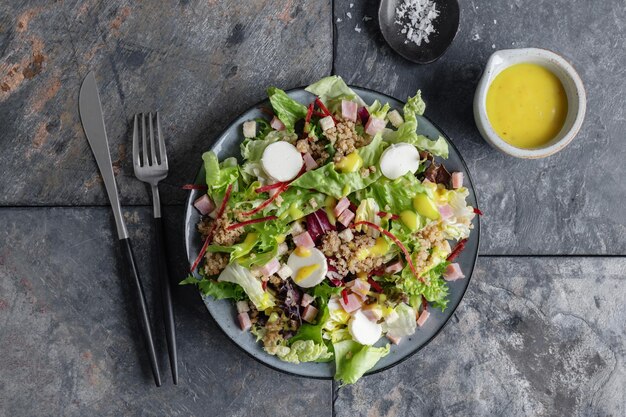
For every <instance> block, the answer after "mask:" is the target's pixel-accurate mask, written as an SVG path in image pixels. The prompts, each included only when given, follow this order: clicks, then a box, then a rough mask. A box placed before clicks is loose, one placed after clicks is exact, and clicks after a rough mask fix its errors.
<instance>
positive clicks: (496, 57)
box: [474, 48, 587, 159]
mask: <svg viewBox="0 0 626 417" xmlns="http://www.w3.org/2000/svg"><path fill="white" fill-rule="evenodd" d="M521 63H530V64H538V65H541V66H543V67H545V68H547V69H548V70H550V71H552V73H554V75H556V76H557V77H558V78H559V80H561V83H562V84H563V88H564V89H565V93H566V95H567V103H568V110H567V117H566V118H565V123H563V127H562V128H561V131H560V132H559V133H558V134H557V135H556V136H555V137H554V139H552V140H551V141H550V142H548V143H546V144H545V145H544V146H542V147H540V148H533V149H522V148H516V147H515V146H512V145H510V144H509V143H507V142H505V141H504V140H502V138H500V136H498V134H497V133H496V132H495V130H494V129H493V127H492V126H491V123H489V118H488V117H487V90H489V86H490V85H491V82H492V81H493V80H494V78H495V77H496V76H497V75H498V74H499V73H500V72H501V71H502V70H504V69H506V68H508V67H510V66H512V65H515V64H521ZM586 108H587V98H586V95H585V87H584V86H583V82H582V80H581V79H580V76H579V75H578V73H577V72H576V70H575V69H574V67H572V66H571V65H570V63H569V62H567V61H566V60H565V59H564V58H563V57H561V56H560V55H558V54H555V53H554V52H551V51H548V50H546V49H537V48H525V49H504V50H501V51H497V52H494V53H493V55H491V57H490V58H489V60H488V61H487V65H486V67H485V71H484V73H483V76H482V78H481V79H480V82H479V83H478V88H477V89H476V94H475V95H474V120H475V122H476V126H477V127H478V130H479V131H480V134H481V135H482V136H483V138H484V139H485V140H486V141H487V142H488V143H489V144H490V145H491V146H493V147H494V148H496V149H498V150H499V151H502V152H504V153H506V154H507V155H511V156H515V157H517V158H527V159H535V158H544V157H546V156H550V155H552V154H554V153H556V152H558V151H560V150H561V149H563V148H564V147H565V146H567V145H568V144H569V143H570V142H571V141H572V139H574V137H575V136H576V134H577V133H578V131H579V130H580V126H581V125H582V123H583V119H584V118H585V110H586Z"/></svg>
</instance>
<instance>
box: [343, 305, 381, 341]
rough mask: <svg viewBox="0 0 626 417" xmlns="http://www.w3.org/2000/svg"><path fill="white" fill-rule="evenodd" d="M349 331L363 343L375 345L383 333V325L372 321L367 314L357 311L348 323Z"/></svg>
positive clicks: (355, 338) (356, 339)
mask: <svg viewBox="0 0 626 417" xmlns="http://www.w3.org/2000/svg"><path fill="white" fill-rule="evenodd" d="M348 331H349V332H350V335H351V336H352V338H353V339H354V340H355V341H357V342H359V343H360V344H362V345H373V344H374V343H376V342H377V341H378V339H380V338H381V337H382V335H383V326H381V325H380V324H378V323H374V322H373V321H370V320H369V319H368V318H367V317H366V316H365V314H363V313H361V311H360V310H359V311H357V312H356V313H354V314H353V315H352V318H351V319H350V323H348Z"/></svg>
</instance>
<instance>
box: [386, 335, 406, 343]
mask: <svg viewBox="0 0 626 417" xmlns="http://www.w3.org/2000/svg"><path fill="white" fill-rule="evenodd" d="M386 336H387V339H389V341H390V342H391V343H393V344H394V345H399V344H400V341H401V340H402V338H401V337H393V336H392V335H390V334H387V335H386Z"/></svg>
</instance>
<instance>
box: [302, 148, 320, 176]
mask: <svg viewBox="0 0 626 417" xmlns="http://www.w3.org/2000/svg"><path fill="white" fill-rule="evenodd" d="M302 159H304V166H305V167H306V170H307V171H310V170H312V169H315V168H317V162H315V159H313V157H312V156H311V154H310V153H308V152H307V153H305V154H304V155H302Z"/></svg>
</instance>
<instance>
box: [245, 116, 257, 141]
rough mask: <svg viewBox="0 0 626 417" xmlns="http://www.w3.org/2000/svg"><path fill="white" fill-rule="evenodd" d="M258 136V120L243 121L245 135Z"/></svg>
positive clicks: (246, 136) (247, 136) (248, 136)
mask: <svg viewBox="0 0 626 417" xmlns="http://www.w3.org/2000/svg"><path fill="white" fill-rule="evenodd" d="M255 136H256V122H255V121H254V120H248V121H247V122H243V137H244V138H253V137H255Z"/></svg>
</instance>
